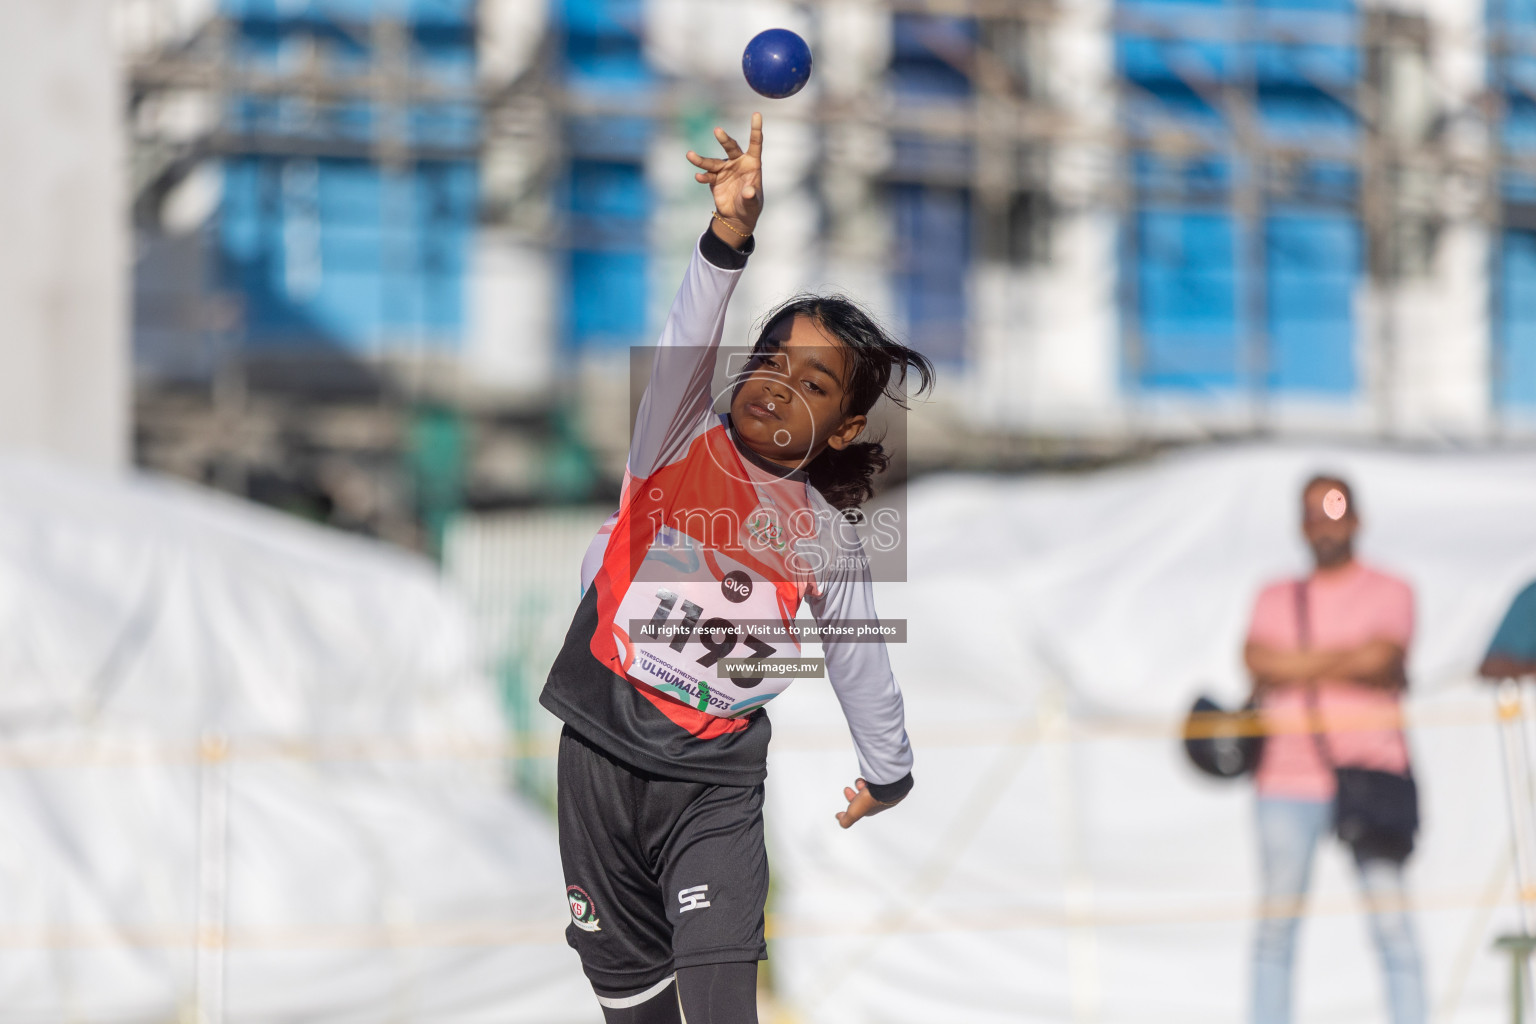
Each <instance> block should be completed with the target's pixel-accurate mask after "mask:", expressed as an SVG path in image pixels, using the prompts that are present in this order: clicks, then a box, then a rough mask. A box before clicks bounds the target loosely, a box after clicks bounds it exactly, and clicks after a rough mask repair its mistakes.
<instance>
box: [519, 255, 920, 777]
mask: <svg viewBox="0 0 1536 1024" xmlns="http://www.w3.org/2000/svg"><path fill="white" fill-rule="evenodd" d="M745 264H746V255H745V254H744V253H740V252H737V251H736V250H734V249H731V248H730V247H729V246H727V245H726V244H725V243H724V242H721V241H720V240H719V239H718V238H716V237H715V236H714V235H713V234H710V233H706V234H705V235H704V236H703V237H702V238H701V239H700V241H699V245H698V247H697V248H696V249H695V251H694V254H693V258H692V260H691V262H690V263H689V266H688V270H687V273H686V275H685V276H684V278H683V283H682V287H681V288H680V289H679V290H678V293H677V298H676V299H675V300H674V301H673V303H672V308H671V310H670V312H669V313H668V316H667V322H666V326H665V327H664V328H663V330H662V334H661V338H660V340H659V342H658V348H657V353H656V361H655V364H654V366H653V369H652V372H651V377H650V382H649V384H648V385H647V387H646V391H645V396H644V398H643V399H642V400H641V403H640V408H639V411H638V415H637V417H636V422H635V428H634V434H633V438H632V440H631V442H630V448H629V461H628V466H627V472H626V474H625V481H624V489H623V494H622V497H621V499H620V505H619V510H618V512H617V513H616V514H615V515H614V517H613V518H612V519H611V520H610V521H609V523H607V524H605V525H604V532H605V533H606V534H607V537H606V544H602V543H600V542H599V543H594V546H593V549H592V551H591V552H590V553H589V556H588V559H587V560H586V563H585V565H584V570H585V571H584V573H583V575H584V576H585V575H586V574H587V572H591V573H592V575H591V583H590V585H589V586H586V587H585V590H584V593H583V596H582V601H581V605H580V607H579V608H578V609H577V611H576V615H575V617H574V619H573V621H572V623H571V628H570V631H569V632H568V633H567V635H566V639H565V644H564V647H563V648H562V650H561V652H560V655H559V657H558V658H557V659H556V661H555V664H554V666H553V668H552V669H551V671H550V674H549V679H548V681H547V682H546V683H545V686H544V692H543V694H542V695H541V697H540V703H542V704H543V705H544V706H545V707H546V708H548V709H549V710H550V711H551V712H553V713H554V714H555V715H556V716H557V717H559V718H560V719H561V720H563V721H564V722H566V723H567V724H568V725H569V726H570V727H571V728H573V729H575V730H576V731H577V732H579V733H581V734H582V735H583V736H584V737H586V738H587V739H588V740H591V741H592V742H594V743H597V744H598V745H599V746H601V747H603V748H604V749H606V750H608V751H609V752H610V753H611V754H613V755H614V756H615V757H618V758H619V759H621V760H623V761H626V762H628V763H630V764H632V765H634V766H636V767H638V768H641V769H643V770H645V771H649V772H654V773H656V774H658V775H661V776H664V777H667V778H676V779H683V780H687V781H699V782H713V783H720V784H728V785H756V784H757V783H759V782H761V781H762V780H763V778H764V776H765V774H766V759H767V749H768V740H769V735H770V731H771V726H770V725H769V722H768V718H767V716H766V715H765V714H764V713H763V707H764V705H766V704H767V703H768V702H769V701H770V700H771V699H772V698H773V697H775V696H776V695H777V694H779V693H780V692H782V691H783V690H784V689H785V688H786V687H787V686H788V685H789V682H790V680H789V679H786V678H776V677H774V676H772V675H768V676H766V677H764V678H761V679H753V678H742V677H737V678H721V677H720V674H719V671H718V669H717V668H716V667H715V663H716V662H717V661H718V660H719V659H720V658H722V657H731V658H758V657H796V656H798V654H799V649H798V643H797V642H796V641H795V640H794V639H793V638H792V637H787V636H786V635H785V634H784V633H782V632H779V633H774V634H771V635H770V636H769V637H768V638H767V639H763V638H759V637H758V636H753V635H752V632H751V630H750V629H748V628H746V624H749V623H754V622H756V623H763V622H778V623H782V624H784V625H786V626H787V625H788V624H790V623H793V622H794V620H795V617H796V614H797V612H798V610H799V608H800V607H801V605H802V604H804V605H806V606H808V607H809V609H810V612H811V614H812V616H813V617H814V618H815V620H816V622H817V623H818V625H821V626H823V627H826V626H829V625H836V624H839V623H844V622H850V621H860V620H874V619H876V618H878V616H877V614H876V612H875V607H874V599H873V588H872V586H871V581H870V575H869V569H868V562H867V560H866V558H865V556H864V551H863V547H862V544H861V542H860V541H859V538H858V536H857V535H856V534H855V533H854V531H853V530H851V529H849V528H848V527H847V524H846V522H845V520H844V519H843V517H842V514H841V513H840V512H839V511H838V510H836V509H834V508H833V507H832V506H831V505H830V504H828V503H827V501H826V499H824V498H823V497H822V496H821V494H820V492H818V491H817V490H816V489H815V488H814V487H812V486H811V485H810V483H809V481H808V480H807V478H806V475H805V473H804V472H803V471H800V470H786V469H784V468H783V467H780V466H777V465H775V464H774V463H771V462H768V461H767V460H765V459H762V458H761V457H759V456H758V455H756V454H755V453H754V452H752V451H751V450H749V449H747V448H746V447H745V446H744V445H742V444H740V443H739V442H738V441H737V439H736V437H735V436H734V434H733V432H732V430H731V425H730V417H729V416H728V415H721V414H717V413H716V412H715V411H714V407H715V399H716V398H717V397H720V396H717V395H715V394H713V393H712V388H711V385H712V382H713V380H714V378H715V366H716V362H717V359H718V355H719V345H720V339H721V334H722V332H723V329H724V324H725V310H726V305H727V303H728V302H729V301H730V297H731V293H732V291H733V290H734V289H735V286H736V281H737V279H738V278H739V277H740V275H741V271H742V268H743V267H744V266H745ZM599 555H600V560H599ZM586 582H587V581H586V580H585V579H583V583H586ZM646 623H654V624H657V625H660V626H667V625H670V626H674V627H675V626H679V625H681V626H687V627H690V630H689V631H688V632H685V633H684V634H683V635H681V636H678V637H676V638H675V639H671V640H668V639H666V638H665V636H663V638H661V639H647V638H646V637H643V636H640V635H636V631H637V629H639V630H641V631H643V629H644V624H646ZM701 628H702V633H703V635H698V633H699V632H700V631H701ZM822 648H823V654H824V655H825V659H826V672H827V678H828V680H829V681H830V682H831V684H832V687H833V689H834V690H835V692H836V693H837V697H838V701H839V702H840V704H841V705H842V709H843V714H844V716H845V717H846V718H847V720H848V725H849V729H850V731H851V733H852V735H853V741H854V747H855V751H856V753H857V756H858V761H859V770H860V772H861V774H862V775H863V776H864V778H866V779H867V780H868V781H869V783H870V784H871V788H872V791H873V793H874V796H875V797H876V799H880V800H885V801H893V800H895V799H898V798H900V797H901V796H903V795H905V793H906V791H907V790H908V789H909V788H910V787H911V769H912V751H911V746H910V744H909V743H908V740H907V734H906V726H905V717H904V712H903V707H902V699H901V690H900V688H899V687H898V686H897V684H896V680H895V677H894V676H893V675H892V673H891V667H890V659H889V657H888V655H887V652H886V649H885V645H884V644H883V643H880V642H878V641H870V640H868V639H865V640H853V639H849V640H843V639H838V638H837V637H835V636H834V637H830V638H828V637H825V636H824V637H823V639H822Z"/></svg>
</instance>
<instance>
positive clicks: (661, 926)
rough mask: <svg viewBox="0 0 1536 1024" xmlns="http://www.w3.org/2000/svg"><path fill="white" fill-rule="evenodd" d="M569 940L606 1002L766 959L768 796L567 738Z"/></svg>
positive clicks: (564, 859) (564, 819) (563, 847)
mask: <svg viewBox="0 0 1536 1024" xmlns="http://www.w3.org/2000/svg"><path fill="white" fill-rule="evenodd" d="M558 802H559V818H560V861H561V863H562V864H563V865H564V868H565V884H566V897H567V900H568V902H569V904H570V908H571V923H570V924H569V925H568V926H566V929H565V936H566V941H567V942H569V943H570V944H571V946H572V948H574V949H575V950H576V952H577V953H578V954H580V956H581V966H582V969H583V970H584V971H585V972H586V974H587V978H588V980H590V981H591V982H592V986H593V987H594V988H595V989H597V991H598V994H599V995H612V996H628V995H632V994H634V993H637V992H643V991H645V990H646V989H649V988H651V987H653V986H655V985H657V984H658V983H660V982H661V981H663V980H664V979H666V978H667V977H668V976H669V975H671V974H672V973H673V972H674V971H675V970H676V969H677V968H679V967H698V966H701V965H704V964H720V963H734V962H738V961H756V960H764V959H767V956H768V948H767V946H766V945H765V944H764V942H763V905H764V903H765V902H766V901H767V899H768V852H767V849H766V848H765V847H764V845H763V787H762V786H761V785H757V786H713V785H708V784H705V783H699V782H679V781H677V780H675V779H666V778H661V777H660V776H657V775H653V774H651V773H650V772H645V771H641V770H640V769H638V768H634V767H632V766H630V765H627V764H625V763H623V762H622V761H619V760H617V759H616V758H614V757H613V756H612V755H610V754H608V753H607V752H605V751H603V750H601V749H599V748H598V747H596V746H594V745H593V744H592V743H590V742H589V741H587V740H586V739H584V738H583V737H581V736H580V735H578V734H577V733H575V732H573V731H572V730H571V729H570V728H569V727H567V728H566V729H564V730H563V731H562V732H561V734H560V768H559V791H558Z"/></svg>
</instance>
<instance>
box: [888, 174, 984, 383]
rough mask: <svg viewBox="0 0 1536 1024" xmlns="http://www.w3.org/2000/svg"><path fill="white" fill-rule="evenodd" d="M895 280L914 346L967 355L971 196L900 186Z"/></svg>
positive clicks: (948, 357) (894, 194)
mask: <svg viewBox="0 0 1536 1024" xmlns="http://www.w3.org/2000/svg"><path fill="white" fill-rule="evenodd" d="M891 205H892V215H893V219H894V226H895V230H896V252H895V266H896V272H895V279H896V281H895V283H896V293H897V296H898V301H900V302H901V303H902V305H903V307H904V311H905V313H906V319H907V330H908V332H909V335H910V339H911V342H912V344H913V345H914V346H915V347H917V348H918V349H919V350H921V351H922V352H923V353H924V354H926V355H928V356H929V357H931V358H933V359H938V360H944V361H958V360H961V359H963V358H964V356H965V354H966V351H965V350H966V344H965V336H966V298H965V289H966V279H967V278H968V277H969V273H970V264H971V206H970V194H969V192H967V191H965V190H963V189H941V188H933V187H929V186H923V185H897V186H895V187H893V188H892V190H891Z"/></svg>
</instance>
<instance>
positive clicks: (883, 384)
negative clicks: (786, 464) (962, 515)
mask: <svg viewBox="0 0 1536 1024" xmlns="http://www.w3.org/2000/svg"><path fill="white" fill-rule="evenodd" d="M797 316H803V317H807V318H809V319H811V320H814V321H816V323H818V324H820V325H821V327H822V329H823V330H825V331H826V332H827V333H828V334H830V335H832V337H834V338H836V339H837V340H838V341H840V342H842V343H843V346H844V348H846V349H847V350H848V355H849V363H850V365H851V367H852V372H850V373H849V375H848V380H847V381H845V382H844V383H845V384H846V386H847V397H846V400H845V401H846V405H845V407H844V410H843V411H844V412H845V413H847V414H848V415H850V416H864V415H866V414H868V412H869V410H871V409H873V408H874V406H875V403H876V402H878V401H879V400H880V399H881V398H882V397H885V398H888V399H890V400H891V401H892V402H895V403H896V404H897V405H899V406H900V407H901V408H903V409H905V408H906V407H907V402H906V383H907V371H908V369H909V368H910V369H911V370H912V371H914V372H915V373H916V374H917V379H918V386H917V389H916V392H915V393H916V394H922V393H924V392H926V391H928V390H930V389H931V388H932V387H933V378H934V371H933V363H931V362H930V361H929V360H928V357H927V356H925V355H923V354H922V353H921V352H918V351H917V350H916V349H913V348H908V347H907V346H906V345H903V344H901V343H900V342H898V341H897V340H896V339H895V338H893V337H891V335H890V333H889V332H888V331H886V329H885V328H884V327H882V326H881V325H880V322H879V321H878V320H876V319H875V318H874V317H872V316H870V315H869V314H868V313H866V312H865V311H864V310H863V309H862V308H860V306H859V305H858V303H856V302H854V301H853V300H852V299H849V298H848V297H846V296H843V295H796V296H795V297H793V298H791V299H790V300H789V301H787V302H785V303H784V304H783V305H781V306H779V308H777V309H775V310H774V311H773V312H772V313H769V314H768V317H767V319H766V320H765V321H764V322H763V329H762V332H761V333H759V334H758V336H757V342H756V344H754V345H753V346H752V352H753V354H754V355H755V354H757V353H760V352H764V351H768V350H771V349H774V348H777V347H778V345H779V344H780V343H781V342H783V341H784V340H785V339H786V338H788V337H789V332H790V330H791V329H793V327H794V322H795V317H797ZM880 441H881V439H880V438H876V439H874V440H871V441H854V442H852V443H851V444H848V445H845V446H844V447H843V448H841V449H837V448H833V447H831V446H830V445H829V446H828V447H826V448H825V449H823V450H822V453H821V454H820V455H818V456H816V457H815V458H814V459H812V460H811V461H810V462H809V463H808V464H807V465H806V467H805V470H806V473H807V474H808V475H809V476H810V480H811V486H813V487H815V488H816V489H817V490H818V491H820V492H821V495H822V497H824V498H826V499H827V503H828V504H830V505H831V506H832V507H833V508H837V509H843V510H849V509H854V508H857V507H858V506H860V505H862V504H864V502H866V501H868V500H869V499H870V498H871V497H872V496H873V495H874V493H875V486H874V483H873V480H874V476H875V474H876V473H881V472H884V470H885V467H886V466H887V465H888V464H889V463H890V461H891V457H890V456H889V455H888V454H886V451H885V447H884V446H883V445H882V444H881V443H880Z"/></svg>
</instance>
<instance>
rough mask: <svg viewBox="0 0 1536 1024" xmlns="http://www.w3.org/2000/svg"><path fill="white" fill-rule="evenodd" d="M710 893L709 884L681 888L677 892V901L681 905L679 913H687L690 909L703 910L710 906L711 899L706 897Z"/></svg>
mask: <svg viewBox="0 0 1536 1024" xmlns="http://www.w3.org/2000/svg"><path fill="white" fill-rule="evenodd" d="M708 895H709V886H707V885H695V886H691V887H689V888H687V889H679V890H678V892H677V902H678V903H679V904H681V906H679V907H678V910H677V912H678V913H679V914H686V913H688V911H690V910H703V909H704V908H705V907H707V906H709V900H707V899H705V897H706V896H708Z"/></svg>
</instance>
